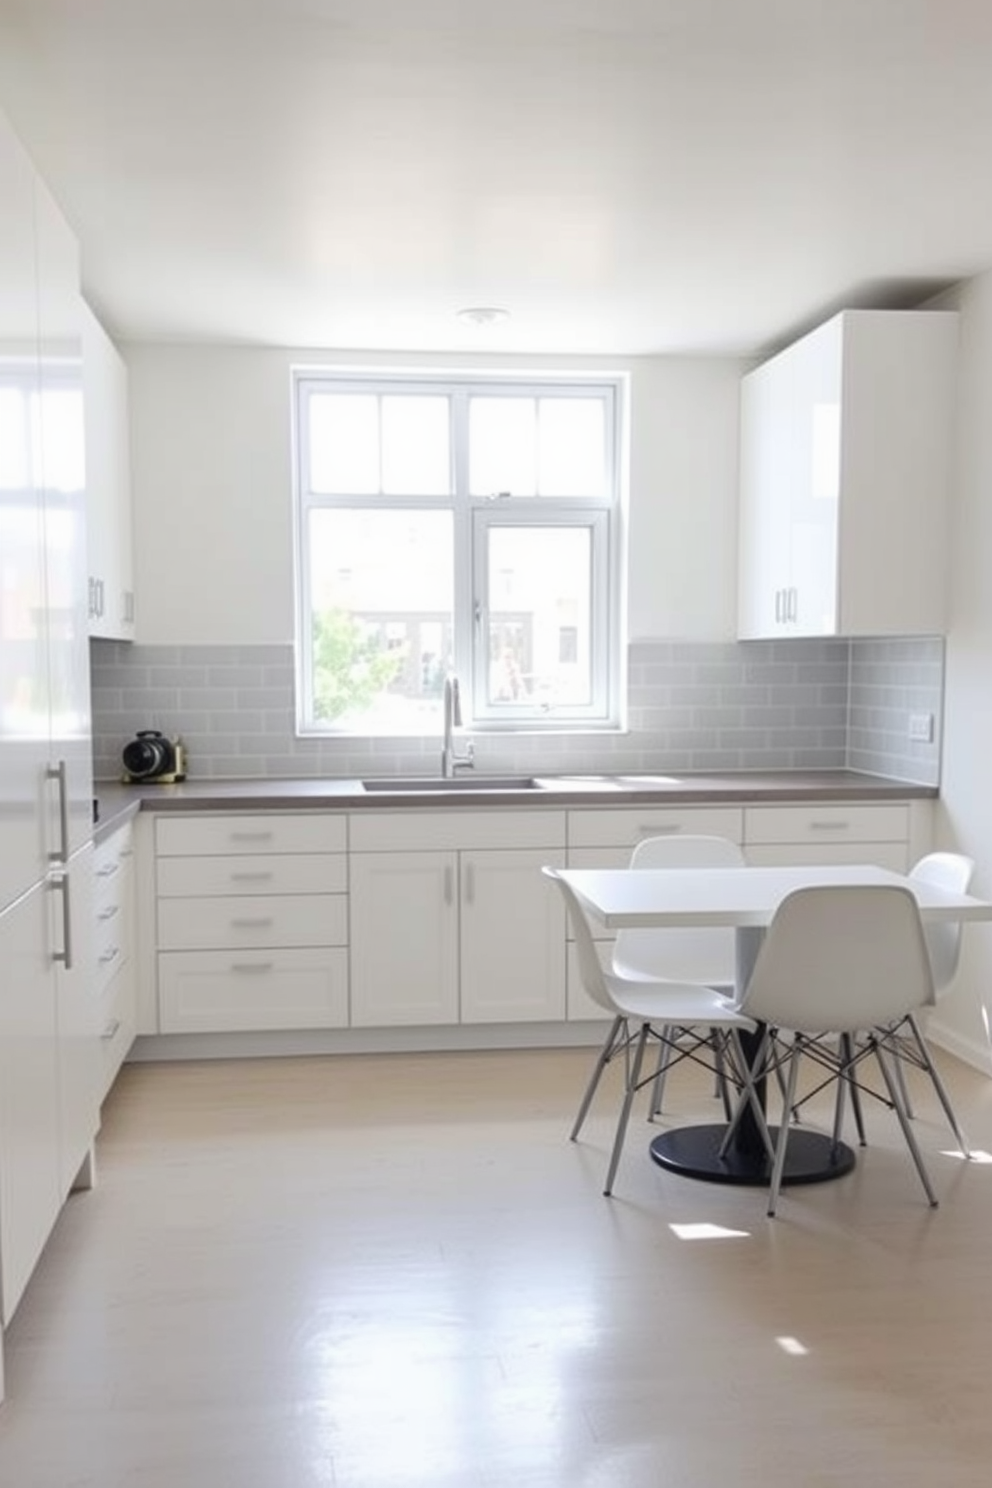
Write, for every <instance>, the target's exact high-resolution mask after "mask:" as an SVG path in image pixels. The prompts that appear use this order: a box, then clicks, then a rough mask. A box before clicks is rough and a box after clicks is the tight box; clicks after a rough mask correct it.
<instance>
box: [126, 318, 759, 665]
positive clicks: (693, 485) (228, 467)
mask: <svg viewBox="0 0 992 1488" xmlns="http://www.w3.org/2000/svg"><path fill="white" fill-rule="evenodd" d="M122 351H123V354H124V357H125V360H126V362H127V364H128V369H129V373H130V395H131V417H132V466H133V484H134V506H135V512H134V519H135V580H136V582H135V588H136V591H137V593H138V595H139V596H140V603H139V610H138V639H139V640H140V641H141V642H142V643H144V644H173V645H175V644H188V645H197V644H217V645H220V644H237V643H241V644H254V643H263V644H264V643H283V642H288V641H290V640H291V639H292V635H293V535H292V501H291V486H290V459H291V448H290V377H289V369H290V366H291V365H294V364H301V363H304V362H314V361H315V360H319V359H318V358H316V357H315V356H314V354H313V353H312V352H311V353H302V352H301V353H294V352H290V351H283V350H271V351H270V350H255V349H232V348H214V347H208V348H194V347H179V346H155V345H134V344H128V345H125V346H124V347H123V348H122ZM330 359H331V357H330V354H328V356H327V357H325V358H324V359H323V360H324V361H325V362H327V361H330ZM385 360H387V359H385V358H377V359H373V358H371V357H359V356H350V357H344V356H340V355H338V354H334V357H333V361H334V365H336V366H363V365H370V364H372V363H373V362H374V361H378V362H380V363H381V362H383V361H385ZM497 360H498V359H496V358H489V359H488V360H487V362H483V361H482V359H476V360H475V365H477V366H478V365H487V364H488V365H494V364H496V362H497ZM388 361H389V363H390V365H392V366H397V367H399V366H410V365H416V366H422V367H438V366H457V367H465V366H470V365H472V361H471V360H470V359H468V358H464V357H463V358H458V359H455V358H447V359H441V358H427V357H420V358H416V359H414V358H410V357H405V358H404V357H398V356H397V357H391V358H389V359H388ZM512 365H513V367H514V368H521V369H522V370H525V371H527V370H531V371H533V370H566V371H575V370H577V369H580V368H581V369H582V370H586V369H589V370H592V371H599V372H602V371H613V372H629V374H630V387H631V445H630V486H631V500H630V512H629V530H630V553H631V559H630V573H629V590H628V599H629V609H628V613H629V638H630V639H631V640H644V639H649V638H661V637H667V638H679V639H692V640H729V639H732V638H733V635H734V631H735V623H736V607H735V588H736V562H737V558H736V551H737V514H736V513H737V437H738V436H737V429H738V418H737V405H738V386H739V379H740V373H741V368H742V364H741V363H740V362H737V361H732V360H715V359H714V360H710V359H689V358H685V359H682V358H665V359H662V358H640V359H636V360H629V361H609V362H607V361H604V360H588V361H582V362H578V361H576V360H575V359H565V358H559V359H556V360H549V359H543V358H542V359H538V358H527V359H523V358H517V359H514V361H513V364H512Z"/></svg>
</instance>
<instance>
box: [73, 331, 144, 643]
mask: <svg viewBox="0 0 992 1488" xmlns="http://www.w3.org/2000/svg"><path fill="white" fill-rule="evenodd" d="M82 317H83V391H84V398H85V421H86V422H85V427H86V521H87V550H88V554H89V565H88V566H89V589H88V594H89V633H90V635H91V636H102V637H107V638H110V639H117V640H131V639H132V638H133V636H134V590H133V580H132V550H131V459H130V443H129V433H128V401H127V368H126V367H125V365H124V362H123V360H122V358H121V355H120V353H119V352H118V350H117V348H116V346H114V344H113V342H112V341H111V340H110V338H109V336H108V335H107V333H106V332H105V331H104V329H103V327H102V326H101V324H100V322H99V321H98V320H97V318H96V316H95V315H94V314H93V312H92V310H90V308H89V306H88V305H86V304H84V305H83V306H82Z"/></svg>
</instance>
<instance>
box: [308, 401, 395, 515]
mask: <svg viewBox="0 0 992 1488" xmlns="http://www.w3.org/2000/svg"><path fill="white" fill-rule="evenodd" d="M309 413H310V447H309V449H308V450H305V451H304V460H305V462H306V461H307V460H309V487H310V490H311V491H315V492H318V493H319V494H320V495H326V496H375V495H378V492H379V400H378V398H377V397H376V396H375V394H374V393H313V394H311V396H310V399H309ZM303 480H304V484H305V485H306V484H307V483H308V480H307V469H306V464H305V465H304V477H303Z"/></svg>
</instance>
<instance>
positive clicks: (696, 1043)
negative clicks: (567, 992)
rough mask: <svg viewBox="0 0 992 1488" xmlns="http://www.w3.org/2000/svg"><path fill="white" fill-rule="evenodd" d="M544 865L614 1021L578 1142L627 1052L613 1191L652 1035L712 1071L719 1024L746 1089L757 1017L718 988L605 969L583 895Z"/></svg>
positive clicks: (594, 992) (587, 984) (586, 975)
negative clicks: (745, 1047) (607, 1077)
mask: <svg viewBox="0 0 992 1488" xmlns="http://www.w3.org/2000/svg"><path fill="white" fill-rule="evenodd" d="M541 872H542V873H543V874H544V875H545V876H546V877H547V878H550V879H553V880H554V882H555V883H556V884H557V885H558V887H559V889H560V890H561V893H562V896H563V898H564V900H565V907H566V909H567V911H568V916H569V920H570V921H571V925H572V934H573V936H574V938H575V949H576V953H577V956H578V963H579V973H580V975H581V978H582V985H583V987H584V988H585V991H586V992H587V993H588V995H589V996H590V997H591V998H592V999H593V1001H594V1002H596V1003H598V1004H599V1006H600V1007H601V1008H602V1009H603V1011H604V1012H606V1013H609V1014H610V1015H611V1017H612V1020H613V1021H612V1024H611V1027H610V1034H609V1037H608V1038H607V1040H606V1043H605V1044H604V1045H603V1048H602V1049H601V1050H600V1053H599V1057H598V1058H597V1060H596V1065H595V1068H594V1069H593V1072H592V1077H591V1079H590V1080H589V1083H588V1085H587V1086H586V1090H585V1093H584V1095H583V1097H582V1101H581V1103H580V1105H579V1111H578V1115H577V1116H576V1118H575V1123H574V1125H573V1127H572V1130H571V1133H570V1140H571V1141H573V1142H574V1141H575V1140H576V1139H577V1138H578V1135H579V1132H580V1131H581V1130H582V1126H583V1123H584V1122H585V1119H586V1114H587V1112H588V1110H589V1107H590V1105H591V1103H592V1099H593V1096H594V1095H595V1093H596V1089H597V1086H598V1085H599V1081H600V1078H601V1076H602V1074H603V1071H604V1070H605V1069H606V1067H607V1065H608V1064H610V1063H612V1061H613V1060H614V1059H617V1058H622V1059H623V1067H624V1092H623V1101H622V1104H621V1108H620V1115H619V1117H618V1120H617V1127H616V1133H615V1136H614V1140H613V1150H612V1152H611V1154H610V1161H609V1166H608V1168H607V1173H606V1183H605V1186H604V1188H603V1192H604V1194H607V1195H609V1194H611V1193H612V1191H613V1180H614V1178H615V1176H616V1170H617V1165H618V1163H619V1161H620V1154H621V1152H622V1150H623V1143H624V1137H625V1136H626V1132H627V1125H628V1122H629V1120H630V1111H631V1106H632V1104H633V1101H634V1097H635V1095H636V1094H637V1092H638V1090H639V1089H641V1087H642V1086H643V1085H647V1084H650V1083H652V1082H653V1080H654V1078H655V1076H654V1073H653V1072H652V1073H651V1074H648V1075H645V1076H642V1073H641V1072H642V1068H643V1064H644V1054H645V1050H646V1048H647V1045H648V1043H649V1041H654V1042H657V1043H658V1044H659V1045H665V1046H667V1047H668V1048H669V1049H670V1052H671V1059H672V1062H673V1063H676V1062H678V1061H679V1060H683V1059H691V1060H694V1061H695V1062H696V1063H699V1064H703V1065H704V1066H705V1067H706V1068H707V1069H710V1070H712V1069H713V1068H714V1065H713V1060H712V1050H711V1048H710V1044H709V1040H710V1035H711V1033H712V1031H713V1030H715V1029H716V1030H719V1031H720V1032H721V1033H723V1034H724V1035H725V1047H724V1049H723V1057H724V1059H725V1061H727V1062H729V1063H730V1064H731V1065H732V1067H733V1076H734V1081H735V1084H737V1086H738V1088H744V1086H745V1079H744V1063H745V1061H744V1057H743V1054H742V1051H741V1047H740V1042H739V1035H740V1033H741V1032H742V1031H746V1032H749V1033H753V1032H754V1030H755V1024H754V1023H753V1022H752V1020H751V1019H750V1018H749V1017H747V1016H746V1015H744V1014H742V1013H739V1012H738V1011H737V1009H736V1008H735V1007H734V1006H733V1005H732V1003H731V1002H730V1001H729V1000H728V999H727V998H725V997H721V996H720V994H719V992H715V991H714V990H713V988H712V987H704V986H700V985H698V984H695V983H693V984H682V983H679V982H674V981H669V980H665V981H662V980H660V979H658V978H656V977H650V976H648V975H643V976H638V975H636V974H633V973H631V974H624V975H621V974H619V973H618V972H617V971H615V970H614V971H607V970H606V968H605V967H604V966H603V963H602V961H601V960H600V959H599V953H598V951H597V950H596V943H595V941H594V940H593V937H592V931H591V930H590V928H589V922H588V920H587V919H586V914H585V910H584V909H583V907H582V901H581V900H580V899H579V898H578V896H577V895H576V894H575V892H574V890H573V889H572V888H571V887H570V886H569V885H568V884H567V883H566V882H565V881H564V879H563V878H562V877H561V875H560V874H559V872H558V870H557V869H555V868H549V867H545V868H542V869H541ZM750 1099H751V1100H752V1102H753V1103H754V1104H755V1105H756V1106H757V1095H756V1093H755V1092H754V1091H753V1090H752V1092H751V1096H750Z"/></svg>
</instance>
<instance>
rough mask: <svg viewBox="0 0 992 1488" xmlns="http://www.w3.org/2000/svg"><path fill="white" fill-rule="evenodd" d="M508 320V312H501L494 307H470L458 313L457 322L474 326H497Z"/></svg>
mask: <svg viewBox="0 0 992 1488" xmlns="http://www.w3.org/2000/svg"><path fill="white" fill-rule="evenodd" d="M509 318H510V312H509V310H501V309H499V308H498V306H496V305H471V306H470V307H469V308H468V309H467V310H459V311H458V319H459V320H464V321H465V322H466V323H467V324H468V325H474V326H491V325H498V324H499V323H500V321H503V320H509Z"/></svg>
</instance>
